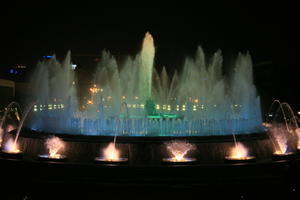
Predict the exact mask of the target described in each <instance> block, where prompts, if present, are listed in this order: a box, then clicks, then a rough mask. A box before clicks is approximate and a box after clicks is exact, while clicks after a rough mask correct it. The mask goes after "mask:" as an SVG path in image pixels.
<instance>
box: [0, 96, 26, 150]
mask: <svg viewBox="0 0 300 200" xmlns="http://www.w3.org/2000/svg"><path fill="white" fill-rule="evenodd" d="M12 107H17V108H18V109H19V110H21V109H20V105H19V104H18V103H17V102H14V101H13V102H11V103H10V104H8V106H7V107H6V109H5V112H4V115H3V116H2V118H1V120H0V148H1V146H2V142H3V137H4V135H5V133H6V132H7V131H8V132H9V131H11V130H13V129H14V128H13V126H12V125H11V124H9V125H8V126H7V127H6V129H5V128H4V126H5V122H6V118H7V115H8V113H9V111H10V108H12ZM15 114H16V118H17V120H18V121H20V118H19V114H18V112H16V113H15Z"/></svg>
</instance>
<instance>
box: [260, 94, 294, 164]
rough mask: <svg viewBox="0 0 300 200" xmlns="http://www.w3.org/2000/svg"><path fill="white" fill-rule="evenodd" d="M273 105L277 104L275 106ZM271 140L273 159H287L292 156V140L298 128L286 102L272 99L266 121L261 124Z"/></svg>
mask: <svg viewBox="0 0 300 200" xmlns="http://www.w3.org/2000/svg"><path fill="white" fill-rule="evenodd" d="M275 105H278V107H276V106H275ZM263 125H264V126H265V128H266V129H267V133H268V135H269V137H270V139H271V141H272V144H273V147H274V153H273V154H272V160H273V161H279V160H289V159H292V158H294V152H293V151H294V150H295V148H294V147H293V146H294V144H293V143H294V141H295V135H296V133H297V132H296V130H297V129H298V128H297V127H298V125H297V122H296V121H295V116H294V114H293V111H292V109H291V107H290V106H289V104H288V103H281V102H280V101H279V100H275V101H273V103H272V104H271V107H270V109H269V112H268V115H267V118H266V122H265V123H264V124H263Z"/></svg>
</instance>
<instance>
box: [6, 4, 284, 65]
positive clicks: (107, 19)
mask: <svg viewBox="0 0 300 200" xmlns="http://www.w3.org/2000/svg"><path fill="white" fill-rule="evenodd" d="M145 7H146V6H144V7H143V6H141V7H126V8H124V7H123V8H119V7H101V6H99V7H97V8H96V9H91V8H85V7H83V8H78V7H77V8H72V7H69V8H67V9H58V8H55V7H54V8H53V9H52V7H50V8H48V7H47V6H44V7H37V8H29V9H27V8H26V9H25V8H24V9H22V8H14V9H12V10H11V11H10V12H6V13H4V14H2V17H1V18H2V19H1V21H3V23H2V32H4V36H2V39H3V42H4V45H2V46H1V48H3V49H4V50H5V51H4V54H5V56H3V57H4V59H1V66H3V65H9V64H13V63H25V64H27V63H28V64H31V63H34V62H35V61H36V60H37V58H38V57H39V56H41V55H45V54H51V53H56V54H58V55H61V56H63V55H64V54H65V53H66V51H67V50H68V49H70V50H71V51H72V52H73V54H99V53H100V52H101V50H102V49H104V48H105V49H109V50H111V51H112V53H113V54H116V55H126V54H135V53H136V52H137V51H138V50H139V49H140V46H141V42H142V39H143V36H144V34H145V32H146V31H150V32H151V33H152V34H153V36H154V39H155V45H156V47H157V57H156V58H157V64H158V65H167V66H169V65H173V64H174V63H178V62H182V59H183V57H184V56H186V55H192V54H193V53H194V51H195V49H196V47H197V45H202V46H203V48H204V49H205V51H206V52H208V53H212V52H213V51H215V50H217V49H218V48H220V49H222V51H223V52H224V54H225V56H226V55H228V56H229V58H228V59H231V58H230V56H235V55H236V54H237V52H238V51H243V52H246V51H247V50H249V51H250V53H251V54H252V55H253V59H254V62H260V61H265V60H270V59H272V56H273V50H274V45H278V44H274V41H278V40H279V38H280V37H281V35H280V34H281V27H280V26H281V24H280V23H279V22H277V21H276V20H274V16H273V10H272V8H271V7H261V8H259V7H256V8H255V10H254V9H253V7H251V6H250V5H247V4H245V5H234V6H227V7H224V6H223V5H219V4H216V5H211V6H201V4H200V5H198V6H194V7H193V6H191V7H165V8H155V7H150V8H148V7H146V8H145Z"/></svg>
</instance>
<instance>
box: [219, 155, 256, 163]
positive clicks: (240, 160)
mask: <svg viewBox="0 0 300 200" xmlns="http://www.w3.org/2000/svg"><path fill="white" fill-rule="evenodd" d="M255 161H256V157H255V156H246V157H240V158H235V157H230V156H226V157H225V160H224V162H225V163H227V164H238V163H254V162H255Z"/></svg>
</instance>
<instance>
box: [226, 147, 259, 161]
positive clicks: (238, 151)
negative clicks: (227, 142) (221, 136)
mask: <svg viewBox="0 0 300 200" xmlns="http://www.w3.org/2000/svg"><path fill="white" fill-rule="evenodd" d="M225 161H226V162H227V163H244V162H253V161H255V157H254V156H249V153H248V149H247V148H246V147H245V146H244V145H243V144H242V143H240V142H237V143H235V145H234V147H232V148H231V150H230V154H229V156H226V157H225Z"/></svg>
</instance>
